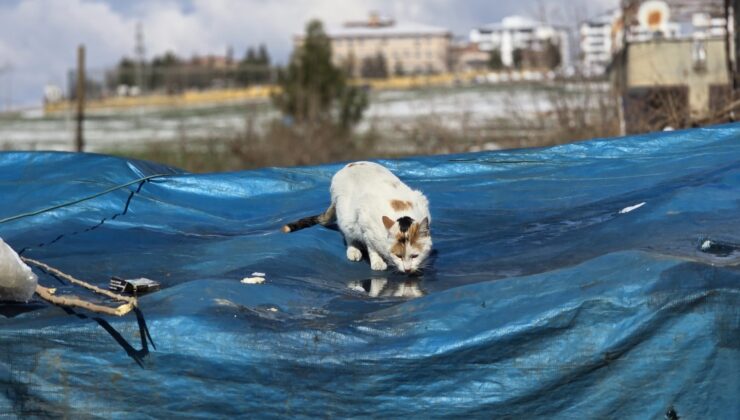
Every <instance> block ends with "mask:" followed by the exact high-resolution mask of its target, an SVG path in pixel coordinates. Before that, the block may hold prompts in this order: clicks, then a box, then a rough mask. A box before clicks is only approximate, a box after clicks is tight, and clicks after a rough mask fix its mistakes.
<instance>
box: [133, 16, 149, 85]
mask: <svg viewBox="0 0 740 420" xmlns="http://www.w3.org/2000/svg"><path fill="white" fill-rule="evenodd" d="M134 54H135V55H136V85H137V86H138V87H139V92H140V93H144V65H145V64H146V48H145V47H144V30H143V28H142V25H141V22H139V23H137V24H136V46H135V47H134Z"/></svg>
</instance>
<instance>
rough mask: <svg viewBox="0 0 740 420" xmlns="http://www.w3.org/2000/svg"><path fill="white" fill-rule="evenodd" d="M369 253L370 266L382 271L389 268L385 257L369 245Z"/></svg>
mask: <svg viewBox="0 0 740 420" xmlns="http://www.w3.org/2000/svg"><path fill="white" fill-rule="evenodd" d="M367 254H368V256H369V257H370V268H372V269H373V270H378V271H382V270H385V269H386V268H388V264H386V263H385V261H383V257H381V256H380V254H378V253H377V252H375V250H374V249H372V248H370V247H368V248H367Z"/></svg>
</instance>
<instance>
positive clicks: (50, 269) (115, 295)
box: [21, 257, 136, 306]
mask: <svg viewBox="0 0 740 420" xmlns="http://www.w3.org/2000/svg"><path fill="white" fill-rule="evenodd" d="M21 260H23V262H25V263H26V264H31V265H34V266H36V267H38V268H40V269H42V270H44V271H46V272H47V273H50V274H53V275H55V276H59V277H61V278H63V279H64V280H67V281H68V282H70V283H72V284H76V285H78V286H82V287H84V288H85V289H88V290H92V291H93V292H95V293H97V294H99V295H103V296H107V297H109V298H111V299H115V300H118V301H122V302H127V303H129V304H131V305H134V306H135V305H136V298H135V297H132V296H123V295H119V294H118V293H113V292H111V291H110V290H105V289H101V288H99V287H97V286H93V285H92V284H89V283H87V282H84V281H82V280H79V279H76V278H74V277H72V276H70V275H69V274H66V273H63V272H61V271H59V270H57V269H56V268H54V267H50V266H48V265H46V264H44V263H42V262H41V261H36V260H33V259H31V258H26V257H21Z"/></svg>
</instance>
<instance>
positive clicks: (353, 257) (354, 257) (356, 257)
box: [347, 246, 362, 261]
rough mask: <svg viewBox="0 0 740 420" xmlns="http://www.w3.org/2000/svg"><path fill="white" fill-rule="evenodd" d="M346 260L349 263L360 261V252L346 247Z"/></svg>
mask: <svg viewBox="0 0 740 420" xmlns="http://www.w3.org/2000/svg"><path fill="white" fill-rule="evenodd" d="M347 259H348V260H350V261H360V260H361V259H362V251H360V250H359V249H357V248H355V247H353V246H348V247H347Z"/></svg>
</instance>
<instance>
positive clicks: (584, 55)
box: [579, 9, 621, 76]
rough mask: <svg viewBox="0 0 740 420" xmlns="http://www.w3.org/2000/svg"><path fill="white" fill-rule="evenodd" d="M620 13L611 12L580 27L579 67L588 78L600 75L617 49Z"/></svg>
mask: <svg viewBox="0 0 740 420" xmlns="http://www.w3.org/2000/svg"><path fill="white" fill-rule="evenodd" d="M620 19H621V13H620V11H619V10H618V9H617V10H613V11H609V12H606V13H603V14H601V15H599V16H597V17H595V18H593V19H590V20H587V21H586V22H583V23H582V24H581V27H580V31H579V32H580V38H581V39H580V47H581V66H582V69H583V72H584V74H586V75H588V76H598V75H602V74H604V73H605V71H606V67H607V66H608V65H609V63H610V62H611V60H612V54H613V53H614V52H615V50H616V49H617V47H616V42H615V41H617V40H615V39H614V37H615V36H616V35H617V33H618V31H617V27H618V26H617V24H618V23H619V20H620Z"/></svg>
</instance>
